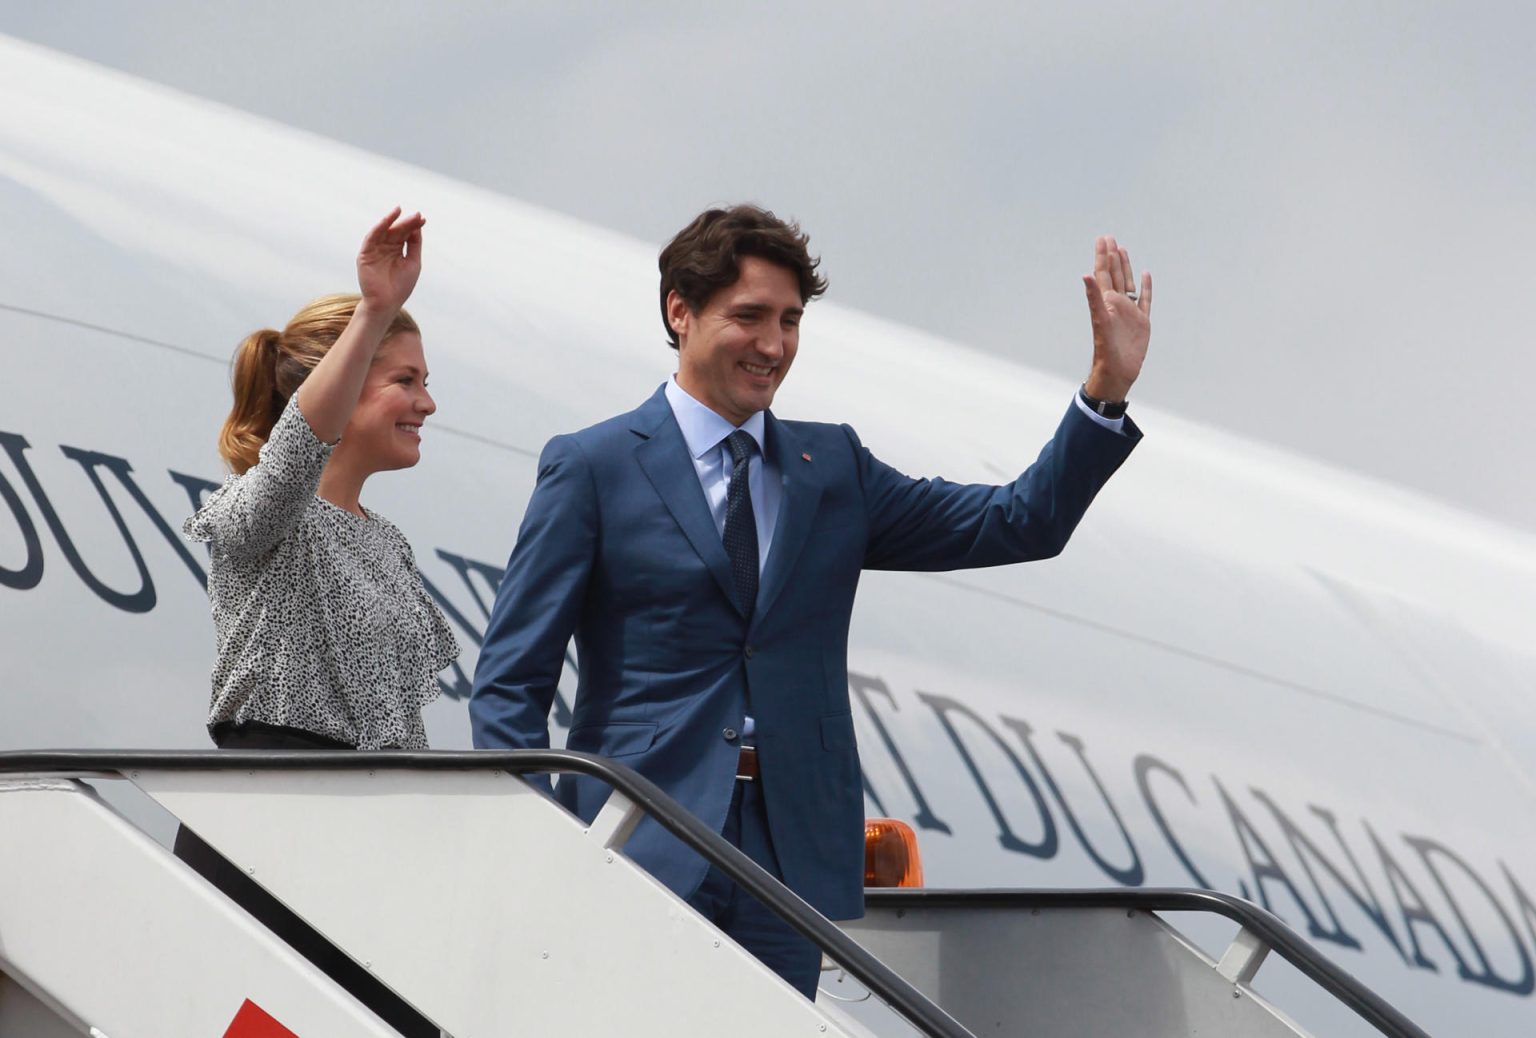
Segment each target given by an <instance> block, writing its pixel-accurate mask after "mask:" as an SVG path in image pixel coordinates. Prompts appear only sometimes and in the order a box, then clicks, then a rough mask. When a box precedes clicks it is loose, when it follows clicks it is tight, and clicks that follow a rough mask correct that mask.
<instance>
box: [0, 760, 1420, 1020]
mask: <svg viewBox="0 0 1536 1038" xmlns="http://www.w3.org/2000/svg"><path fill="white" fill-rule="evenodd" d="M535 772H540V773H542V772H579V773H583V774H587V775H593V776H597V777H599V778H602V779H603V780H604V781H606V782H608V783H609V784H611V785H612V786H613V787H614V789H615V793H614V795H613V797H612V798H611V799H610V801H609V803H608V805H607V806H606V807H605V808H604V810H603V811H602V813H601V814H600V815H599V816H598V818H597V819H595V820H594V822H593V824H592V825H590V826H586V825H583V824H582V823H581V822H580V820H579V819H577V818H575V817H574V816H572V815H570V814H569V813H567V812H566V811H565V810H564V809H563V808H561V807H560V806H559V805H557V804H556V803H555V802H554V801H552V800H550V799H549V798H547V797H546V796H544V795H542V794H541V793H539V792H538V791H537V790H536V789H535V788H534V787H532V786H530V785H529V784H528V783H526V782H524V781H522V780H521V779H520V778H519V776H521V775H524V774H530V773H535ZM100 778H109V779H110V778H121V779H126V780H127V781H129V782H131V783H133V784H134V785H135V786H137V787H138V789H140V790H142V791H143V792H144V793H146V794H147V795H148V796H149V797H151V798H153V800H155V801H156V802H158V803H159V804H160V805H162V806H163V807H164V808H166V809H167V810H168V811H169V812H170V813H171V814H172V815H174V816H175V817H176V818H177V819H179V820H180V822H181V823H182V824H183V825H185V826H187V827H188V828H190V829H191V830H193V831H194V832H196V833H197V834H198V835H199V836H200V837H201V838H202V839H203V840H205V841H206V842H207V843H208V844H210V845H211V846H213V847H214V848H215V849H217V851H218V852H219V853H220V854H222V855H223V856H224V857H226V858H228V859H229V860H230V861H232V862H235V863H237V864H238V865H239V867H240V868H242V869H243V870H245V871H246V872H247V874H248V875H250V876H251V877H252V878H254V879H255V880H256V882H257V883H259V884H260V885H261V886H262V887H264V888H265V889H266V890H267V891H269V892H270V893H272V894H273V895H275V896H276V897H277V898H278V899H279V900H281V901H282V902H283V903H284V904H286V905H287V907H288V908H290V909H292V910H293V911H294V912H295V913H297V914H298V915H299V916H301V917H303V918H304V919H305V920H306V921H307V922H308V923H309V924H310V925H311V926H313V927H314V928H315V929H317V930H319V931H320V932H321V933H323V934H324V935H325V936H326V938H327V939H329V940H330V941H331V942H332V943H333V944H334V945H336V946H337V947H338V948H340V949H342V950H343V951H344V952H345V953H346V954H348V955H350V956H351V957H352V959H354V960H355V961H356V962H358V963H359V964H361V965H362V966H363V967H364V968H366V969H367V970H368V971H369V972H371V973H372V974H373V975H374V976H375V977H377V978H378V979H379V980H380V981H382V982H383V983H384V984H385V985H387V986H388V987H389V988H391V989H392V990H393V991H394V992H395V993H396V994H397V995H399V996H400V997H401V998H402V999H404V1000H405V1001H406V1002H408V1003H409V1004H410V1005H412V1006H413V1007H414V1008H415V1009H416V1010H417V1011H419V1012H420V1013H421V1014H423V1015H424V1016H426V1017H427V1018H429V1019H430V1020H431V1021H432V1023H433V1024H435V1025H436V1026H438V1027H439V1028H441V1029H442V1031H443V1032H444V1033H446V1034H448V1035H452V1036H456V1038H471V1036H480V1035H484V1036H498V1038H499V1036H506V1035H516V1034H528V1035H541V1036H542V1035H561V1036H564V1035H609V1034H621V1033H622V1034H626V1035H641V1036H646V1035H663V1034H664V1035H667V1036H669V1038H673V1036H676V1035H678V1034H685V1035H692V1034H712V1033H719V1032H722V1031H728V1032H729V1033H731V1034H732V1035H736V1036H741V1035H748V1036H754V1035H762V1036H765V1038H766V1036H775V1038H776V1036H781V1035H795V1034H804V1035H806V1036H807V1038H822V1036H825V1035H847V1036H869V1035H908V1034H919V1035H931V1036H939V1038H977V1036H979V1035H994V1034H1010V1035H1016V1034H1017V1035H1031V1036H1038V1038H1054V1036H1058V1035H1059V1036H1063V1038H1064V1036H1066V1035H1074V1036H1082V1035H1105V1036H1108V1035H1120V1034H1126V1035H1132V1034H1134V1035H1138V1036H1143V1038H1161V1036H1167V1038H1173V1036H1176V1035H1177V1036H1180V1038H1184V1036H1188V1035H1207V1034H1209V1035H1223V1036H1232V1038H1250V1036H1252V1038H1271V1036H1292V1035H1297V1034H1302V1033H1304V1032H1302V1031H1301V1030H1300V1029H1299V1028H1298V1027H1297V1026H1296V1025H1295V1024H1293V1023H1291V1022H1290V1021H1289V1020H1288V1019H1287V1018H1286V1017H1285V1016H1284V1014H1283V1013H1282V1012H1280V1011H1279V1010H1277V1009H1276V1008H1274V1007H1272V1006H1270V1005H1269V1004H1268V1003H1267V1002H1265V1001H1264V1000H1263V999H1262V998H1260V997H1259V996H1258V995H1257V994H1256V993H1255V992H1254V991H1253V990H1252V988H1251V986H1250V983H1249V982H1250V981H1251V980H1252V978H1253V975H1254V973H1255V972H1256V971H1257V969H1258V968H1259V965H1260V964H1261V963H1262V962H1263V959H1264V957H1265V955H1266V954H1267V953H1268V951H1269V950H1273V951H1275V952H1276V953H1278V954H1280V955H1282V956H1284V957H1285V958H1286V959H1288V960H1290V961H1291V962H1292V963H1294V964H1295V965H1296V966H1297V967H1298V968H1299V969H1301V970H1302V971H1303V972H1304V973H1305V974H1306V975H1307V976H1309V977H1310V978H1312V979H1313V980H1314V981H1315V982H1316V983H1318V984H1319V985H1320V986H1321V987H1322V988H1324V989H1325V990H1326V991H1328V992H1329V993H1331V994H1332V995H1333V996H1335V997H1337V998H1339V999H1340V1000H1341V1001H1343V1002H1344V1003H1345V1004H1347V1005H1349V1006H1350V1007H1351V1008H1353V1009H1354V1010H1355V1011H1356V1012H1357V1013H1359V1014H1360V1016H1361V1017H1362V1018H1363V1019H1365V1020H1366V1021H1367V1022H1369V1023H1370V1024H1371V1025H1373V1026H1374V1027H1375V1028H1376V1029H1377V1030H1379V1031H1380V1032H1381V1033H1382V1034H1386V1035H1392V1036H1397V1038H1422V1036H1423V1032H1422V1031H1420V1030H1419V1029H1417V1028H1416V1027H1414V1026H1413V1025H1412V1024H1411V1023H1410V1022H1408V1021H1407V1020H1405V1019H1403V1018H1402V1017H1401V1015H1400V1014H1397V1013H1396V1012H1395V1011H1394V1010H1392V1008H1391V1007H1390V1006H1387V1005H1386V1004H1385V1003H1383V1002H1382V1001H1381V1000H1380V999H1379V998H1376V997H1375V996H1374V995H1372V993H1371V992H1369V991H1367V990H1366V989H1364V988H1363V987H1362V986H1361V985H1360V984H1359V983H1358V982H1356V981H1354V980H1353V979H1352V978H1350V977H1349V976H1348V975H1347V974H1345V973H1343V972H1342V971H1341V970H1339V969H1338V968H1337V967H1335V966H1333V965H1331V964H1330V963H1328V962H1327V961H1326V960H1325V959H1323V958H1322V957H1321V956H1319V955H1318V954H1317V953H1316V951H1314V950H1313V949H1312V948H1311V947H1310V946H1309V945H1307V944H1306V942H1304V941H1302V940H1301V939H1300V938H1298V937H1296V936H1295V935H1294V934H1293V933H1292V932H1291V931H1290V930H1288V929H1287V928H1286V927H1285V926H1284V924H1282V923H1280V922H1279V921H1278V920H1276V919H1275V918H1274V917H1273V916H1270V915H1268V914H1267V913H1264V912H1262V911H1260V910H1259V909H1257V908H1255V907H1254V906H1252V905H1249V904H1247V903H1246V902H1242V901H1238V900H1236V899H1233V898H1228V897H1224V896H1222V895H1216V894H1209V893H1205V892H1198V891H1152V890H1142V891H1136V890H1115V891H1103V892H1093V891H1067V892H1050V893H1041V892H1034V893H1031V892H1017V891H971V892H960V891H914V892H873V891H872V892H871V893H870V895H869V899H868V901H869V915H868V916H867V917H866V918H865V919H863V920H859V921H856V922H852V923H845V924H842V926H841V927H839V926H838V925H836V924H833V923H831V922H829V921H828V920H826V919H825V918H823V917H822V916H820V915H818V914H817V913H815V912H814V911H813V910H812V909H811V908H809V906H807V905H806V904H805V903H804V902H802V901H801V900H800V899H799V898H797V897H795V895H794V894H792V893H791V892H789V891H788V890H787V889H785V888H784V887H783V886H782V885H780V884H778V883H777V882H775V881H774V880H773V879H772V878H771V877H770V876H768V874H767V873H765V872H763V871H762V870H761V869H760V868H758V867H757V866H756V865H755V864H754V863H752V862H751V861H750V860H749V859H747V858H746V857H745V856H743V855H742V854H741V853H740V852H738V851H736V850H735V849H734V848H732V847H731V846H730V845H729V844H727V843H726V842H725V841H723V840H722V839H721V838H720V837H719V835H718V834H716V833H714V832H712V831H711V830H709V829H708V828H707V827H705V826H704V825H703V824H702V823H700V822H699V821H698V820H697V819H695V818H693V817H692V816H691V815H689V814H687V813H686V812H685V811H683V810H682V809H681V808H679V807H678V805H677V804H676V803H675V802H673V801H671V800H670V799H669V798H668V797H666V795H665V794H663V793H662V792H661V791H660V790H659V789H658V788H657V787H655V786H654V785H653V784H651V783H650V782H648V781H646V780H645V779H643V778H641V777H640V776H639V775H637V774H635V773H634V772H633V771H631V770H629V769H628V768H625V767H623V766H621V765H617V764H614V763H613V762H611V761H607V760H603V759H601V758H596V757H591V756H588V755H585V754H579V753H571V752H566V751H520V752H512V753H490V752H468V753H456V752H436V753H352V752H336V753H326V752H306V753H291V752H256V753H252V752H245V753H233V752H224V753H193V752H175V753H167V752H142V751H122V752H101V751H54V752H20V753H0V841H3V842H0V1035H4V1036H5V1038H12V1036H13V1035H14V1036H20V1038H61V1036H65V1035H71V1036H73V1035H100V1036H103V1038H167V1036H180V1035H188V1036H191V1035H220V1034H225V1035H229V1036H231V1038H235V1036H238V1035H243V1034H246V1033H249V1034H250V1035H252V1036H254V1035H257V1034H281V1033H282V1031H280V1030H270V1029H269V1030H257V1029H246V1028H243V1026H242V1025H241V1024H239V1023H236V1018H237V1016H238V1017H240V1018H241V1019H247V1018H248V1013H246V1014H242V1009H243V1008H245V1007H247V1004H248V1003H249V1004H250V1005H252V1006H255V1007H259V1012H260V1013H261V1014H264V1016H265V1017H270V1019H271V1021H274V1022H275V1023H274V1026H277V1025H280V1026H281V1028H286V1029H287V1031H288V1032H291V1033H292V1034H294V1035H297V1036H299V1038H321V1036H324V1038H345V1036H350V1035H392V1034H395V1033H396V1032H394V1031H393V1030H392V1029H390V1028H389V1027H388V1026H387V1025H386V1024H384V1023H383V1021H382V1020H380V1019H379V1018H378V1017H376V1016H374V1015H373V1014H372V1013H371V1012H370V1011H369V1010H367V1009H366V1008H364V1007H363V1006H362V1005H361V1004H360V1003H359V1002H357V1001H356V999H354V998H353V997H352V996H351V995H350V994H348V992H347V991H345V990H343V989H342V988H341V987H340V986H338V985H337V984H336V982H335V981H333V980H332V979H331V978H330V977H328V976H327V975H326V974H325V973H322V972H320V971H319V970H317V969H316V968H315V967H314V966H312V965H310V963H309V962H307V961H306V960H305V959H303V958H302V957H300V956H299V955H298V954H297V953H295V952H294V951H293V950H292V949H290V948H289V947H288V946H287V945H286V944H284V943H283V942H282V941H281V940H279V939H278V938H277V937H276V936H274V935H273V934H272V933H271V932H270V931H268V930H266V929H265V928H264V927H263V926H261V925H260V924H259V923H257V922H256V921H255V920H254V919H252V918H251V917H250V916H249V915H248V914H246V913H245V912H244V911H243V910H242V909H241V908H239V907H238V906H237V905H235V904H234V903H233V902H231V901H229V900H228V899H227V898H225V897H224V895H223V894H221V893H220V892H219V891H218V890H217V889H215V888H214V887H213V886H212V885H210V884H209V883H208V882H207V881H206V880H204V879H203V877H202V876H200V875H198V874H197V873H196V872H194V871H192V870H191V869H190V868H189V867H187V865H185V864H184V863H183V862H182V861H180V860H179V859H177V858H175V857H173V856H172V855H171V854H170V852H169V851H167V850H166V849H165V847H164V846H163V845H162V844H161V843H159V842H157V841H156V840H154V839H152V838H151V837H150V836H149V835H147V834H146V833H145V832H144V831H142V830H141V829H139V828H138V827H136V826H135V825H133V824H132V823H130V822H129V821H128V820H127V819H125V818H124V817H123V816H122V815H120V814H119V813H118V812H116V811H114V810H113V809H112V808H111V807H109V806H108V805H107V804H105V803H104V802H103V801H102V800H101V798H100V797H98V796H97V795H96V794H95V793H94V792H93V790H92V789H91V787H90V786H88V785H86V784H85V782H84V781H82V780H84V779H100ZM645 815H650V816H652V817H655V818H656V819H657V820H658V821H659V822H660V823H661V824H662V825H663V826H665V827H666V828H667V829H669V830H670V831H671V832H673V833H674V834H675V835H676V836H677V837H678V838H679V839H681V840H683V841H684V842H685V843H687V844H688V845H689V846H691V847H692V848H694V849H695V850H696V851H698V853H700V854H701V855H703V856H704V857H705V858H707V859H708V860H709V861H711V862H712V863H714V864H715V865H717V866H719V867H720V868H721V869H723V870H724V871H726V872H727V873H728V874H730V875H731V876H732V877H733V878H734V879H735V880H736V881H737V882H738V883H739V884H741V885H742V886H743V887H744V888H746V889H747V890H749V891H750V892H752V893H753V894H754V895H755V896H757V897H758V898H759V899H760V900H762V901H763V902H764V903H765V904H767V905H769V906H770V907H771V908H773V909H774V910H775V911H777V912H778V913H779V914H780V915H782V916H783V917H784V918H785V919H787V920H788V921H789V922H790V923H791V925H793V926H794V927H795V928H796V929H798V930H799V931H800V932H801V933H803V934H805V935H806V936H807V937H809V938H810V939H811V940H813V941H815V942H816V943H817V944H818V945H819V946H820V947H821V948H822V950H823V953H824V955H825V956H826V958H827V960H828V962H829V963H830V964H832V965H833V966H834V967H835V968H836V969H838V970H841V971H843V972H844V973H846V975H847V976H848V977H850V978H852V982H856V983H857V984H858V985H861V986H862V987H863V988H864V989H867V990H868V991H869V992H870V993H872V995H873V996H874V997H873V998H870V999H869V1000H867V1001H862V1002H855V1003H848V1002H845V1001H842V1000H840V999H835V998H828V997H822V998H820V999H818V1000H817V1001H816V1002H815V1003H812V1002H809V1001H807V1000H805V999H804V998H802V997H800V996H799V995H798V994H796V993H795V992H794V991H793V990H792V989H790V988H789V987H788V986H787V985H786V984H784V983H783V982H782V981H780V980H779V979H778V978H777V977H776V976H774V975H773V974H772V973H770V972H769V971H767V970H766V969H764V968H763V967H762V966H761V965H760V964H759V963H758V962H757V961H756V960H755V959H754V958H752V957H751V956H750V955H748V954H747V953H746V952H744V951H743V950H742V949H740V948H739V947H737V946H736V945H735V944H734V943H733V942H731V941H730V940H729V939H728V938H726V937H725V936H723V935H722V934H720V933H719V932H718V931H717V930H715V929H714V927H712V926H711V925H710V924H709V923H708V922H706V921H705V920H704V919H702V918H701V917H700V916H698V915H697V914H696V913H694V912H693V911H692V909H690V908H689V907H688V906H687V904H685V903H684V902H683V901H681V900H680V899H678V898H677V897H676V896H675V895H673V894H672V893H671V892H670V891H668V890H667V889H666V888H665V887H663V886H661V885H660V884H659V883H657V882H656V881H655V880H654V879H652V878H651V877H650V876H649V875H648V874H646V873H645V872H644V871H642V870H641V869H639V868H638V867H637V866H635V865H634V864H633V863H631V862H630V861H629V860H628V859H627V858H626V857H625V856H624V854H623V852H622V849H623V845H624V842H625V841H626V839H627V838H628V836H629V834H630V833H631V832H632V831H633V830H634V827H635V825H636V824H638V822H639V820H640V819H641V818H642V817H643V816H645ZM1166 910H1172V911H1196V910H1198V911H1214V912H1218V913H1220V914H1223V915H1226V916H1227V917H1229V918H1231V919H1232V920H1234V921H1235V922H1237V923H1238V925H1239V928H1240V929H1239V931H1238V936H1237V938H1236V939H1235V940H1234V941H1233V942H1232V945H1231V947H1230V948H1229V949H1228V952H1227V954H1226V955H1224V956H1223V957H1222V958H1221V960H1220V961H1219V962H1213V961H1211V960H1210V959H1209V958H1207V957H1206V956H1205V955H1203V954H1202V953H1201V952H1200V951H1199V950H1198V949H1197V948H1195V947H1194V946H1193V945H1192V944H1190V943H1189V942H1187V941H1186V940H1184V939H1183V938H1182V937H1181V936H1180V935H1179V934H1178V933H1177V932H1176V931H1174V930H1173V929H1172V928H1171V927H1169V926H1168V925H1167V924H1166V923H1165V922H1163V921H1162V920H1161V919H1160V918H1158V917H1157V916H1156V915H1155V914H1153V913H1155V912H1157V911H1166Z"/></svg>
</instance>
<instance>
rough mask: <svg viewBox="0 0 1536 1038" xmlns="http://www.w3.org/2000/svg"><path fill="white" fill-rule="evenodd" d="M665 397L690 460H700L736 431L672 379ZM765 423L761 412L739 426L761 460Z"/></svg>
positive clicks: (765, 452)
mask: <svg viewBox="0 0 1536 1038" xmlns="http://www.w3.org/2000/svg"><path fill="white" fill-rule="evenodd" d="M666 394H667V403H668V404H670V405H671V406H672V414H673V416H674V417H675V418H676V419H677V425H678V428H680V429H682V431H683V442H684V443H686V444H687V445H688V453H689V454H691V455H692V456H693V457H694V458H702V457H704V455H706V454H708V453H709V452H710V451H712V450H714V449H715V448H716V447H718V446H720V441H721V440H723V439H725V438H726V437H727V436H729V435H731V433H733V432H735V431H736V429H737V426H734V425H732V424H731V423H730V422H728V421H726V420H725V419H724V418H722V417H720V415H718V414H716V413H715V412H714V411H711V410H710V409H709V408H707V407H705V406H704V405H703V404H701V403H699V402H698V401H697V400H695V399H694V398H693V397H692V396H690V395H689V393H688V391H687V390H686V389H684V388H683V387H682V386H680V385H678V384H677V377H676V376H673V377H672V378H669V379H667V387H666ZM766 424H767V423H766V422H765V421H764V419H763V412H762V411H758V412H757V413H756V414H754V415H753V416H752V417H751V418H748V419H747V420H746V421H745V422H742V423H741V426H740V428H741V430H742V431H743V432H745V433H746V434H747V435H748V436H751V437H752V439H753V440H755V441H756V442H757V450H758V453H759V454H762V455H764V456H765V457H766V456H767V451H766V450H765V449H764V447H763V428H764V426H765V425H766Z"/></svg>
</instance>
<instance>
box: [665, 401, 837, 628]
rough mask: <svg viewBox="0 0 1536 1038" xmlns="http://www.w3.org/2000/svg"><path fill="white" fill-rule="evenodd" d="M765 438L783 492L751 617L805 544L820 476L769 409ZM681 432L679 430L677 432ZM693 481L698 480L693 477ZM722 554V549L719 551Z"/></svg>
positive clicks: (767, 602) (761, 612)
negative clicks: (765, 565) (755, 605)
mask: <svg viewBox="0 0 1536 1038" xmlns="http://www.w3.org/2000/svg"><path fill="white" fill-rule="evenodd" d="M764 417H765V418H766V420H767V425H766V431H765V434H764V436H765V438H766V439H767V441H768V451H769V453H770V454H771V455H772V456H773V461H774V464H775V465H776V466H778V470H779V479H780V481H781V483H782V485H783V488H784V489H783V496H781V497H780V498H779V517H778V521H777V522H776V523H775V524H774V529H773V544H772V546H771V547H770V548H769V550H768V568H767V569H766V570H765V571H764V573H763V579H762V582H761V584H760V585H759V587H758V591H757V611H756V612H755V613H754V614H753V615H754V617H762V616H765V615H767V613H768V610H769V609H770V608H772V607H773V602H774V599H776V598H777V597H778V595H779V592H780V591H782V590H783V589H784V584H785V582H786V581H787V580H788V579H789V574H790V572H791V571H792V570H793V569H794V566H795V561H796V560H797V559H798V558H799V557H800V552H801V549H803V548H804V547H805V540H806V537H807V536H809V534H810V532H811V520H813V519H814V518H815V517H816V506H817V505H818V504H819V503H820V502H821V489H822V483H821V479H820V478H819V477H818V475H817V473H816V470H815V468H814V466H813V463H812V462H811V460H810V459H809V457H808V456H807V455H805V454H803V453H802V450H803V448H802V447H801V446H800V441H799V440H798V439H797V438H796V437H795V435H794V434H793V433H792V432H790V430H789V428H788V427H787V426H786V425H785V424H784V423H783V422H780V421H779V420H778V419H777V418H775V417H774V416H773V412H772V411H770V412H768V413H767V414H766V415H765V416H764ZM679 436H681V434H679ZM694 483H695V484H697V483H698V480H697V479H695V480H694ZM722 555H723V552H722Z"/></svg>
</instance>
